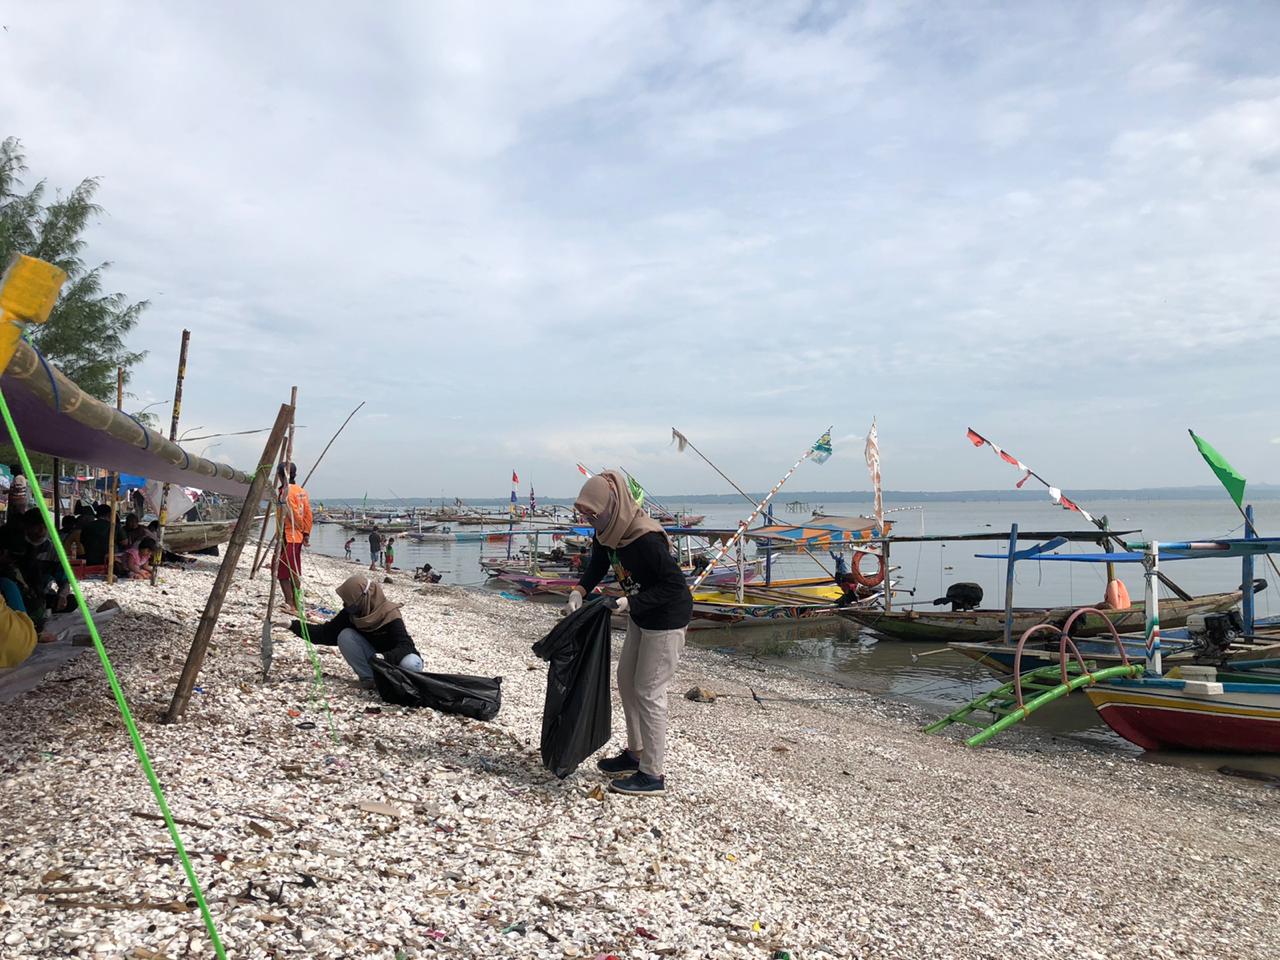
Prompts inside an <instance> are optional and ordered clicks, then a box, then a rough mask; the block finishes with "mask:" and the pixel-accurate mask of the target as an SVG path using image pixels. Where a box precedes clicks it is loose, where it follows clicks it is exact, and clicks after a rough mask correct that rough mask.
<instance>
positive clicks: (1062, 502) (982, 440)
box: [964, 427, 1097, 523]
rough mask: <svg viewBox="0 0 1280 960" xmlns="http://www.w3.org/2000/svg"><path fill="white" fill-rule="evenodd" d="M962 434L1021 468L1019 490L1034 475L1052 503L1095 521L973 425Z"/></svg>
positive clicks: (1081, 508)
mask: <svg viewBox="0 0 1280 960" xmlns="http://www.w3.org/2000/svg"><path fill="white" fill-rule="evenodd" d="M964 435H965V438H966V439H967V440H968V441H969V442H970V443H972V444H973V445H974V446H975V447H981V446H984V445H985V446H988V447H990V448H991V449H992V450H994V451H995V452H996V454H997V455H998V456H999V457H1000V459H1001V460H1003V461H1004V462H1005V463H1007V464H1009V465H1010V466H1013V467H1017V468H1018V469H1019V470H1021V471H1022V479H1021V480H1019V481H1018V482H1017V484H1015V486H1016V487H1017V488H1018V489H1019V490H1021V489H1022V485H1023V484H1024V483H1026V482H1027V481H1028V480H1030V479H1031V478H1032V477H1035V478H1036V479H1037V480H1039V481H1040V482H1041V483H1043V484H1044V485H1045V487H1047V488H1048V490H1049V498H1050V499H1051V500H1052V501H1053V502H1054V503H1056V504H1058V505H1059V506H1060V507H1062V508H1063V509H1064V510H1074V511H1075V512H1076V513H1078V514H1080V516H1082V517H1084V518H1085V519H1086V520H1088V521H1089V522H1090V523H1096V522H1097V521H1096V520H1094V519H1093V516H1092V515H1091V514H1090V513H1089V511H1088V510H1086V509H1084V507H1082V506H1080V504H1078V503H1076V502H1075V501H1073V500H1071V499H1069V498H1068V497H1065V496H1063V494H1062V491H1061V490H1060V489H1058V488H1057V487H1055V486H1053V485H1052V484H1051V483H1049V481H1047V480H1045V478H1044V477H1042V476H1040V474H1038V473H1036V472H1035V471H1034V470H1032V469H1031V468H1030V467H1028V466H1027V465H1026V464H1025V463H1023V462H1022V461H1021V460H1019V459H1018V458H1017V457H1015V456H1014V455H1013V454H1011V453H1009V452H1008V451H1007V450H1003V449H1001V448H1000V447H999V445H997V444H995V443H992V442H991V441H990V440H988V439H987V438H986V437H984V436H983V435H982V434H980V433H978V431H976V430H974V429H973V427H969V428H968V429H966V430H965V434H964Z"/></svg>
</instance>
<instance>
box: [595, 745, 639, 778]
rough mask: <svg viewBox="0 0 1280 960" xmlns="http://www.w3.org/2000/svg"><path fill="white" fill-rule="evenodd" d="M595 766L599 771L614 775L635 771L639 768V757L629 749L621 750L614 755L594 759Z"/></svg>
mask: <svg viewBox="0 0 1280 960" xmlns="http://www.w3.org/2000/svg"><path fill="white" fill-rule="evenodd" d="M596 768H597V769H598V770H599V771H600V772H601V773H607V774H609V775H610V776H615V775H617V774H619V773H635V772H636V771H637V770H639V769H640V760H639V758H638V757H637V756H636V755H635V754H634V753H632V752H631V751H630V750H623V751H622V752H621V753H620V754H618V755H617V756H616V757H605V758H604V759H603V760H597V761H596Z"/></svg>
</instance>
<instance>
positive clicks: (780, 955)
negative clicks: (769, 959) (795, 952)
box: [773, 950, 791, 960]
mask: <svg viewBox="0 0 1280 960" xmlns="http://www.w3.org/2000/svg"><path fill="white" fill-rule="evenodd" d="M773 960H791V951H790V950H775V951H773Z"/></svg>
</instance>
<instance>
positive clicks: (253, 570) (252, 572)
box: [249, 387, 298, 580]
mask: <svg viewBox="0 0 1280 960" xmlns="http://www.w3.org/2000/svg"><path fill="white" fill-rule="evenodd" d="M297 402H298V388H297V387H294V388H293V389H292V390H290V391H289V406H290V407H293V406H294V405H295V404H296V403H297ZM291 416H292V415H291ZM289 429H290V430H292V429H293V422H292V421H290V424H289ZM290 449H291V444H289V445H282V446H281V447H280V460H279V462H280V463H284V462H285V458H286V457H287V456H288V454H289V451H290ZM272 482H273V483H274V482H275V478H274V477H272ZM272 515H273V513H272V510H271V509H270V508H267V512H266V513H264V514H263V515H262V529H261V530H260V531H259V532H258V549H257V550H255V551H254V553H253V565H252V566H251V567H249V579H250V580H252V579H253V578H254V577H256V576H257V575H258V571H259V570H260V569H262V548H263V546H264V545H265V544H266V542H267V524H268V523H270V522H271V517H272ZM279 519H280V518H279V517H278V516H277V517H276V530H275V532H274V533H272V535H271V539H272V543H273V546H272V547H271V549H272V550H273V551H274V542H275V538H276V536H278V535H279V533H280V530H279ZM271 569H272V570H275V565H274V564H272V568H271Z"/></svg>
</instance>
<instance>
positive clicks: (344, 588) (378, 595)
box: [289, 574, 422, 690]
mask: <svg viewBox="0 0 1280 960" xmlns="http://www.w3.org/2000/svg"><path fill="white" fill-rule="evenodd" d="M337 592H338V597H339V598H340V599H341V600H342V610H341V611H339V613H338V615H337V616H336V617H334V618H333V619H332V620H330V621H329V622H328V623H318V624H308V625H307V632H308V635H309V636H310V637H311V642H312V643H319V644H323V645H324V646H329V647H333V646H336V647H337V648H338V649H339V650H341V651H342V656H343V657H344V658H346V661H347V663H348V664H350V665H351V669H352V670H354V671H355V672H356V676H357V677H358V678H359V680H360V686H362V687H364V688H365V689H366V690H372V689H373V688H374V686H375V685H374V682H373V667H372V666H371V665H370V661H371V660H372V659H373V658H374V656H376V655H377V654H381V655H382V659H384V660H386V661H387V662H388V663H394V664H398V665H399V666H401V667H403V668H404V669H405V670H413V671H415V672H417V673H421V672H422V657H421V656H420V655H419V653H418V648H417V647H415V646H414V645H413V638H412V637H410V636H409V631H408V630H406V629H405V626H404V620H403V619H401V617H400V605H399V604H396V603H392V602H391V601H390V600H388V599H387V597H386V594H384V593H383V592H382V587H381V586H380V585H379V584H378V583H376V582H375V581H373V580H371V579H370V578H369V577H366V576H365V575H364V574H356V575H355V576H353V577H348V578H347V579H346V580H344V581H343V582H342V583H341V584H340V585H339V586H338V588H337ZM289 629H290V630H292V631H293V632H294V633H296V634H297V635H298V636H302V625H301V624H300V623H299V622H298V621H297V620H294V621H293V622H292V623H290V624H289Z"/></svg>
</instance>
